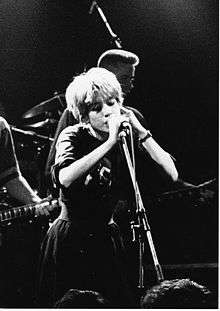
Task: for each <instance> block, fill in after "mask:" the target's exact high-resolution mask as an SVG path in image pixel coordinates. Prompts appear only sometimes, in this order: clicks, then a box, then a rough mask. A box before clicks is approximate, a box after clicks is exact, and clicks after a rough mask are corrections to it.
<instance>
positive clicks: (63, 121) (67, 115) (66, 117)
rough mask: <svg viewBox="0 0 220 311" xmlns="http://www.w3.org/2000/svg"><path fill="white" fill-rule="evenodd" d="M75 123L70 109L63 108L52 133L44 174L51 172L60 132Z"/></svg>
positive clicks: (47, 174)
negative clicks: (52, 137) (52, 138)
mask: <svg viewBox="0 0 220 311" xmlns="http://www.w3.org/2000/svg"><path fill="white" fill-rule="evenodd" d="M76 123H77V120H76V119H75V118H74V116H73V114H72V112H71V111H69V110H68V109H65V110H64V112H63V114H62V116H61V117H60V120H59V123H58V125H57V129H56V133H55V135H54V140H53V143H52V145H51V147H50V152H49V155H48V158H47V163H46V168H45V174H46V176H47V177H48V176H49V175H50V173H51V167H52V165H53V164H54V161H55V154H56V143H57V139H58V137H59V135H60V133H61V132H62V131H63V130H64V129H65V128H67V127H68V126H70V125H74V124H76Z"/></svg>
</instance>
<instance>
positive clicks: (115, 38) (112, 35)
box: [89, 1, 122, 49]
mask: <svg viewBox="0 0 220 311" xmlns="http://www.w3.org/2000/svg"><path fill="white" fill-rule="evenodd" d="M94 7H95V8H96V9H97V11H98V13H99V15H100V17H101V19H102V21H103V23H104V24H105V26H106V28H107V30H108V32H109V34H110V36H111V38H112V40H113V41H114V42H115V44H116V46H117V48H118V49H121V48H122V46H121V40H120V38H119V37H118V36H117V35H116V34H115V33H114V32H113V30H112V29H111V26H110V25H109V23H108V21H107V18H106V17H105V14H104V12H103V10H102V9H101V8H100V6H99V5H98V3H97V1H92V4H91V7H90V10H89V14H92V12H93V9H94Z"/></svg>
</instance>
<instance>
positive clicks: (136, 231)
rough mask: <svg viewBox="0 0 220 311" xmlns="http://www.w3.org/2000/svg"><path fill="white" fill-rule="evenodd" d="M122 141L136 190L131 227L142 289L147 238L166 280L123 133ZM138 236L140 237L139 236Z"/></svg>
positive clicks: (160, 278) (160, 275)
mask: <svg viewBox="0 0 220 311" xmlns="http://www.w3.org/2000/svg"><path fill="white" fill-rule="evenodd" d="M120 138H121V142H122V148H123V151H124V155H125V158H126V161H127V165H128V169H129V173H130V177H131V180H132V184H133V188H134V192H135V197H136V205H137V206H136V215H137V223H138V224H137V225H135V222H134V221H132V225H131V229H132V232H133V235H134V239H133V240H134V241H138V244H139V283H138V288H139V289H140V290H143V289H144V265H143V254H144V243H145V240H148V243H149V247H150V250H151V255H152V258H153V262H154V267H155V271H156V276H157V281H158V283H160V282H161V281H163V280H164V276H163V272H162V268H161V266H160V264H159V261H158V258H157V254H156V250H155V247H154V243H153V239H152V235H151V230H150V226H149V223H148V220H147V215H146V211H145V208H144V205H143V201H142V199H141V195H140V191H139V187H138V183H137V181H136V178H135V172H134V168H133V165H132V161H131V156H130V153H129V149H128V145H127V141H126V137H125V136H124V135H121V137H120ZM137 237H138V238H137Z"/></svg>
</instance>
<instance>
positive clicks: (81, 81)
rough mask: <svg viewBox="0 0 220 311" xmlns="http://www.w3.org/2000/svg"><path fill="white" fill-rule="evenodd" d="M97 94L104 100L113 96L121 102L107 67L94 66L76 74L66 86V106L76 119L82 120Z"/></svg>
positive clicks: (118, 89)
mask: <svg viewBox="0 0 220 311" xmlns="http://www.w3.org/2000/svg"><path fill="white" fill-rule="evenodd" d="M98 95H99V96H101V97H102V99H104V100H107V99H108V98H112V97H114V98H116V100H117V101H118V103H119V104H122V102H123V97H122V90H121V86H120V83H119V82H118V80H117V78H116V76H115V75H114V74H113V73H112V72H110V71H108V70H107V69H104V68H98V67H94V68H91V69H90V70H88V71H87V72H86V73H82V74H80V75H78V76H76V77H75V78H74V80H73V81H72V82H71V83H70V84H69V86H68V87H67V89H66V94H65V96H66V102H67V108H68V109H69V110H70V111H72V113H73V115H74V116H75V117H76V118H77V120H78V121H80V122H83V121H84V120H85V119H86V118H87V117H88V112H89V104H91V103H94V102H95V100H96V98H97V96H98Z"/></svg>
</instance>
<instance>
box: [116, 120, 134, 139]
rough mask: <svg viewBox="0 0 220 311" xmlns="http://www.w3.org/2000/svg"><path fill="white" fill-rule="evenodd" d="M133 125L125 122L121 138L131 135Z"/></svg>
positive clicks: (120, 129)
mask: <svg viewBox="0 0 220 311" xmlns="http://www.w3.org/2000/svg"><path fill="white" fill-rule="evenodd" d="M130 128H131V124H130V123H129V122H128V121H123V122H122V123H121V125H120V128H119V136H120V137H122V136H127V135H129V134H130Z"/></svg>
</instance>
